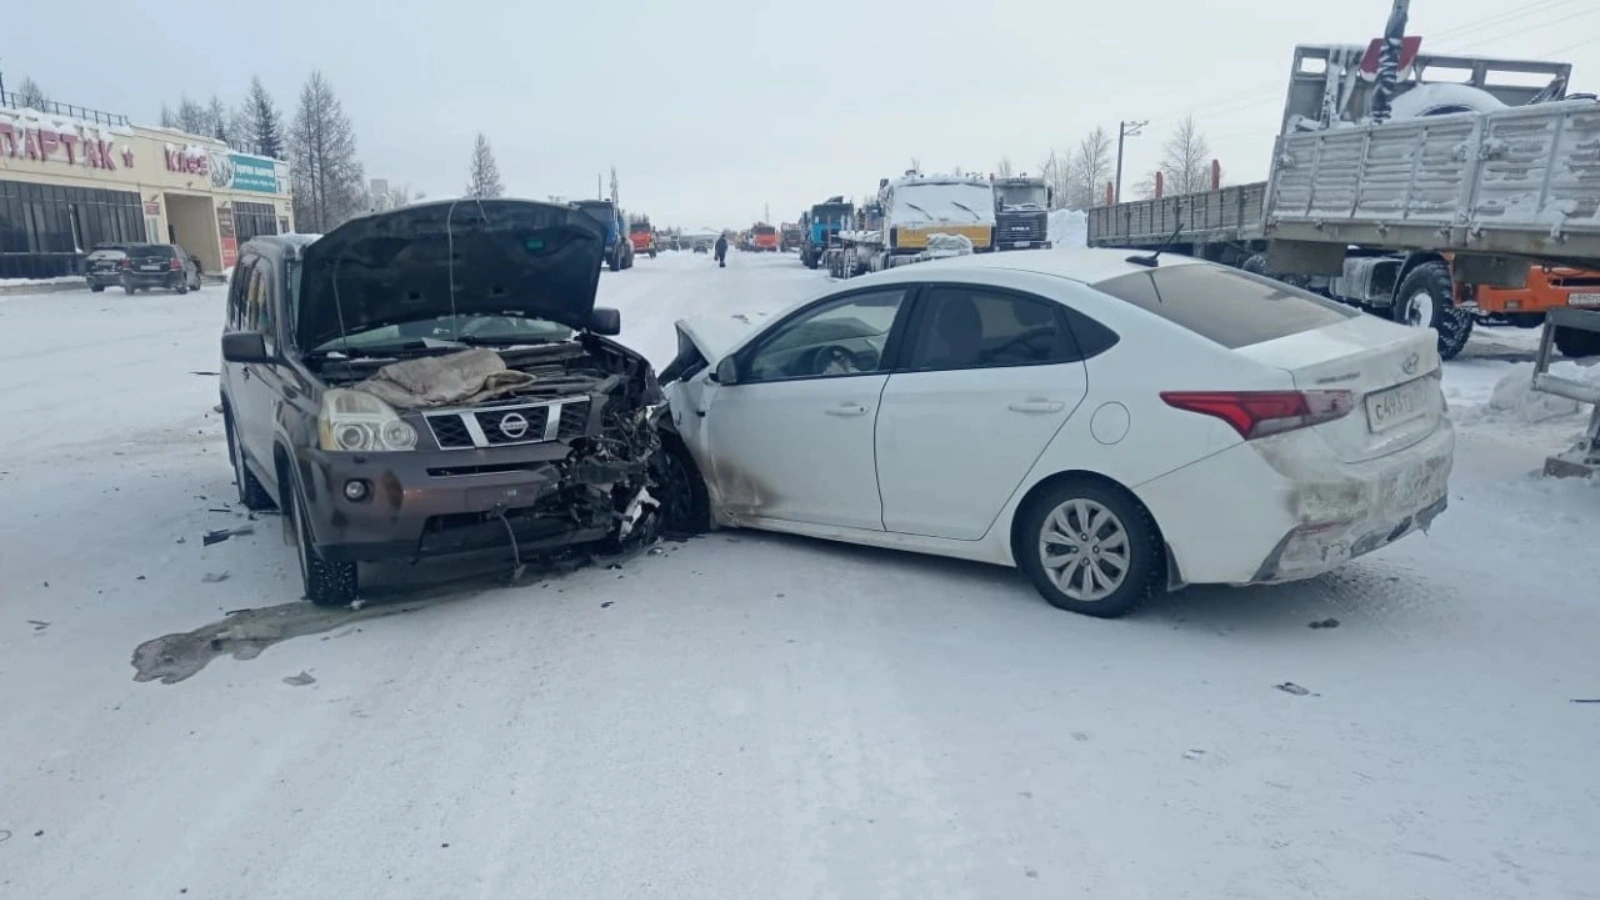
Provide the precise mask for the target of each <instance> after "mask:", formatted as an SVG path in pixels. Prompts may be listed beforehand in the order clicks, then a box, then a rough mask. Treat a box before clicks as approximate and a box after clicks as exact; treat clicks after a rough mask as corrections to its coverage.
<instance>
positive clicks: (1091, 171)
mask: <svg viewBox="0 0 1600 900" xmlns="http://www.w3.org/2000/svg"><path fill="white" fill-rule="evenodd" d="M1111 154H1112V141H1111V135H1109V134H1106V130H1105V129H1104V128H1095V130H1093V131H1091V132H1089V133H1088V134H1087V135H1084V137H1083V140H1081V141H1079V142H1078V148H1077V149H1076V150H1074V151H1073V152H1072V160H1071V164H1070V165H1069V167H1068V177H1067V198H1066V204H1067V206H1069V207H1071V208H1072V209H1088V208H1089V207H1091V206H1094V205H1095V204H1097V203H1100V202H1102V200H1103V194H1102V192H1103V191H1104V189H1105V184H1106V182H1107V181H1110V180H1111V172H1112V167H1111Z"/></svg>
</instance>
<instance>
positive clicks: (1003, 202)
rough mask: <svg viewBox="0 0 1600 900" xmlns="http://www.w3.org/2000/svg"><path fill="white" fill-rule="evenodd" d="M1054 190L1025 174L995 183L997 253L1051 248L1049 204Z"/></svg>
mask: <svg viewBox="0 0 1600 900" xmlns="http://www.w3.org/2000/svg"><path fill="white" fill-rule="evenodd" d="M1054 200H1055V191H1054V190H1052V189H1051V187H1050V186H1049V185H1047V184H1045V180H1044V179H1043V178H1038V177H1033V178H1030V177H1028V174H1027V173H1026V172H1024V173H1023V174H1021V175H1015V176H1011V177H1006V178H996V179H995V180H994V228H995V245H994V248H995V249H996V250H1027V249H1029V248H1034V247H1042V248H1044V249H1046V250H1048V249H1050V205H1051V203H1052V201H1054Z"/></svg>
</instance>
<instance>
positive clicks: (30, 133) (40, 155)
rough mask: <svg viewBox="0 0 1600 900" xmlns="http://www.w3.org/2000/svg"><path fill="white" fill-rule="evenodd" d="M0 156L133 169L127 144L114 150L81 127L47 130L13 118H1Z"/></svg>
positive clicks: (42, 126) (41, 125)
mask: <svg viewBox="0 0 1600 900" xmlns="http://www.w3.org/2000/svg"><path fill="white" fill-rule="evenodd" d="M52 124H54V123H52ZM0 156H5V157H9V158H11V159H28V160H33V161H35V162H41V163H48V162H61V163H66V164H67V165H69V166H86V167H88V168H91V169H110V170H115V169H116V168H117V165H118V163H119V162H120V163H121V164H122V165H123V166H124V167H127V168H133V150H132V149H130V148H129V147H127V146H126V145H124V146H123V147H122V148H121V150H117V149H115V148H114V147H113V146H112V142H111V141H107V140H103V139H101V137H100V136H99V134H98V133H95V134H91V133H89V132H88V131H87V130H85V129H83V128H81V127H69V128H62V127H50V126H47V125H45V124H44V123H43V122H28V121H26V120H24V119H21V118H17V117H12V116H0Z"/></svg>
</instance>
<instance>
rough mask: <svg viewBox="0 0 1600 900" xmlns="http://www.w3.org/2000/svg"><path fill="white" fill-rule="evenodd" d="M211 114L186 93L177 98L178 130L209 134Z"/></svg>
mask: <svg viewBox="0 0 1600 900" xmlns="http://www.w3.org/2000/svg"><path fill="white" fill-rule="evenodd" d="M210 126H211V116H210V113H209V112H208V111H207V110H206V108H205V107H204V106H201V105H200V104H199V103H196V102H195V101H193V100H190V99H189V97H188V96H187V95H185V96H182V97H180V98H178V130H179V131H187V132H188V133H190V134H210V133H211V127H210Z"/></svg>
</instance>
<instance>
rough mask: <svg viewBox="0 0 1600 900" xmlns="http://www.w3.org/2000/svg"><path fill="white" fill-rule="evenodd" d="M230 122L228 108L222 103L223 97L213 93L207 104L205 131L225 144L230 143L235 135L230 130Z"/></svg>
mask: <svg viewBox="0 0 1600 900" xmlns="http://www.w3.org/2000/svg"><path fill="white" fill-rule="evenodd" d="M229 124H230V123H229V121H228V108H227V107H226V106H223V105H222V98H220V97H218V96H217V95H216V94H212V95H211V102H210V103H209V104H207V106H206V130H205V133H206V134H209V135H211V136H212V137H214V138H216V139H217V140H219V141H221V142H223V143H224V144H227V143H230V142H231V141H232V140H233V135H232V133H230V132H229V131H228V125H229Z"/></svg>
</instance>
